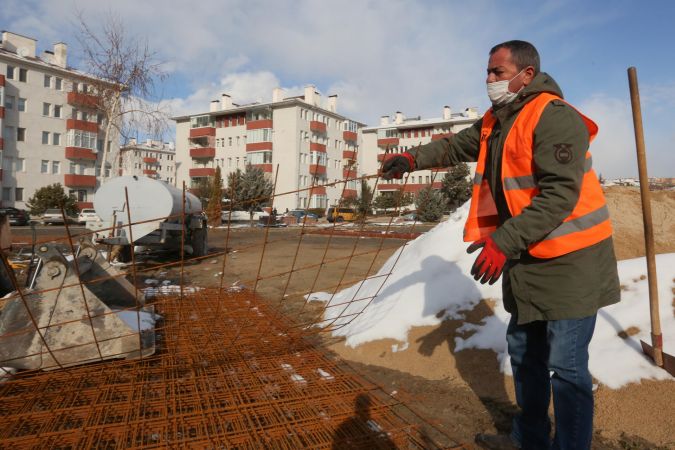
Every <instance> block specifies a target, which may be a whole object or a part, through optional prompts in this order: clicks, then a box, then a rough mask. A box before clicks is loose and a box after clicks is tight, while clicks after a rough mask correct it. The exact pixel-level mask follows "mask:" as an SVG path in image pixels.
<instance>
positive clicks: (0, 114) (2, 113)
mask: <svg viewBox="0 0 675 450" xmlns="http://www.w3.org/2000/svg"><path fill="white" fill-rule="evenodd" d="M4 118H5V107H4V106H0V119H4Z"/></svg>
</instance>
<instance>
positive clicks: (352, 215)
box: [326, 206, 356, 222]
mask: <svg viewBox="0 0 675 450" xmlns="http://www.w3.org/2000/svg"><path fill="white" fill-rule="evenodd" d="M326 219H328V221H329V222H345V221H347V222H353V221H354V220H356V211H355V210H354V208H337V207H333V206H331V207H330V208H328V210H326Z"/></svg>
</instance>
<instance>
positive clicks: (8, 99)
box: [5, 95, 14, 109]
mask: <svg viewBox="0 0 675 450" xmlns="http://www.w3.org/2000/svg"><path fill="white" fill-rule="evenodd" d="M5 108H7V109H14V96H13V95H5Z"/></svg>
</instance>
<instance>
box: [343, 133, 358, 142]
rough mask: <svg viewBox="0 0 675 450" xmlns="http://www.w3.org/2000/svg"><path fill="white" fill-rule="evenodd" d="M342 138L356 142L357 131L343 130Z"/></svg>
mask: <svg viewBox="0 0 675 450" xmlns="http://www.w3.org/2000/svg"><path fill="white" fill-rule="evenodd" d="M342 139H344V140H345V141H351V142H356V133H355V132H353V131H344V132H342Z"/></svg>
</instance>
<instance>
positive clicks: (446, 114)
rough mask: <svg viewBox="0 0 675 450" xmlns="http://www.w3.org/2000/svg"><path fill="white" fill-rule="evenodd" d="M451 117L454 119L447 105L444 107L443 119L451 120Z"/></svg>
mask: <svg viewBox="0 0 675 450" xmlns="http://www.w3.org/2000/svg"><path fill="white" fill-rule="evenodd" d="M451 117H452V109H450V107H449V106H447V105H446V106H444V107H443V119H445V120H450V118H451Z"/></svg>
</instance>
